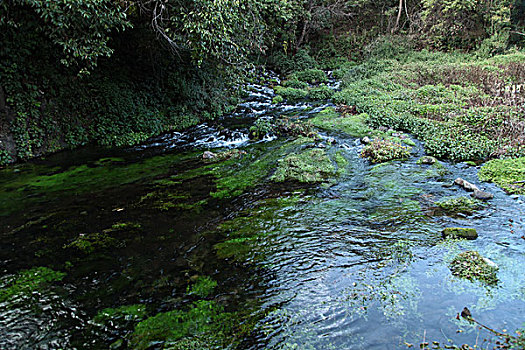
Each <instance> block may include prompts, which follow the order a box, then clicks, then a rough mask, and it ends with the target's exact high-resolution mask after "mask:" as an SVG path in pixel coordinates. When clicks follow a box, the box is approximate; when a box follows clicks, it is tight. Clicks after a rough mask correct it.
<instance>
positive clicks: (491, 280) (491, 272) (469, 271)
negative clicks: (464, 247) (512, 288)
mask: <svg viewBox="0 0 525 350" xmlns="http://www.w3.org/2000/svg"><path fill="white" fill-rule="evenodd" d="M450 270H451V271H452V274H453V275H454V276H457V277H460V278H465V279H468V280H470V281H474V280H478V281H480V282H483V283H486V284H488V285H494V284H496V283H497V282H498V277H497V274H496V273H497V271H498V266H497V265H496V264H494V263H493V262H492V261H490V260H488V259H486V258H484V257H482V256H481V255H480V254H479V252H477V251H473V250H469V251H466V252H463V253H461V254H459V255H458V256H456V257H455V258H454V260H452V262H451V263H450Z"/></svg>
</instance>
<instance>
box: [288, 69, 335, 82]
mask: <svg viewBox="0 0 525 350" xmlns="http://www.w3.org/2000/svg"><path fill="white" fill-rule="evenodd" d="M290 78H291V80H299V81H302V82H305V83H309V84H318V83H326V82H327V81H328V77H327V76H326V73H325V72H323V71H322V70H320V69H305V70H303V71H299V72H295V73H294V74H292V75H291V76H290Z"/></svg>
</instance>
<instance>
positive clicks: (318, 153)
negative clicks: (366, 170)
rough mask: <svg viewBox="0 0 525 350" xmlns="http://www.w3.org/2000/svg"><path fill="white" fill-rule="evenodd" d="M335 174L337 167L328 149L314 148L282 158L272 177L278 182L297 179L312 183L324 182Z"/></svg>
mask: <svg viewBox="0 0 525 350" xmlns="http://www.w3.org/2000/svg"><path fill="white" fill-rule="evenodd" d="M333 175H335V168H334V166H333V164H332V161H331V160H330V158H329V157H328V155H327V154H326V151H325V150H324V149H320V148H314V149H310V150H307V151H304V152H301V153H299V154H289V155H288V156H286V157H285V158H284V159H281V160H280V161H279V165H278V166H277V170H276V171H275V174H274V175H273V176H272V178H271V179H272V180H273V181H276V182H283V181H290V180H296V181H299V182H305V183H312V182H322V181H324V180H326V179H327V178H328V177H330V176H333Z"/></svg>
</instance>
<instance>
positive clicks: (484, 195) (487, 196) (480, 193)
mask: <svg viewBox="0 0 525 350" xmlns="http://www.w3.org/2000/svg"><path fill="white" fill-rule="evenodd" d="M471 196H472V197H474V198H476V199H481V200H483V201H487V200H489V199H492V198H494V195H493V194H492V193H489V192H485V191H481V190H478V189H475V190H474V193H472V194H471Z"/></svg>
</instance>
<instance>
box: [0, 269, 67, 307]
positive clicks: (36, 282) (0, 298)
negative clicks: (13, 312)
mask: <svg viewBox="0 0 525 350" xmlns="http://www.w3.org/2000/svg"><path fill="white" fill-rule="evenodd" d="M65 276H66V274H65V273H63V272H60V271H55V270H52V269H50V268H48V267H33V268H31V269H29V270H23V271H20V272H18V273H17V274H16V275H15V276H13V277H10V278H9V279H8V280H7V281H6V283H5V284H4V286H3V287H2V289H0V302H4V301H6V300H8V299H10V298H12V297H13V296H15V295H20V294H25V295H28V294H30V293H31V292H33V291H36V290H39V289H40V288H42V287H43V286H45V285H49V284H51V283H53V282H58V281H61V280H62V279H63V278H64V277H65Z"/></svg>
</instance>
